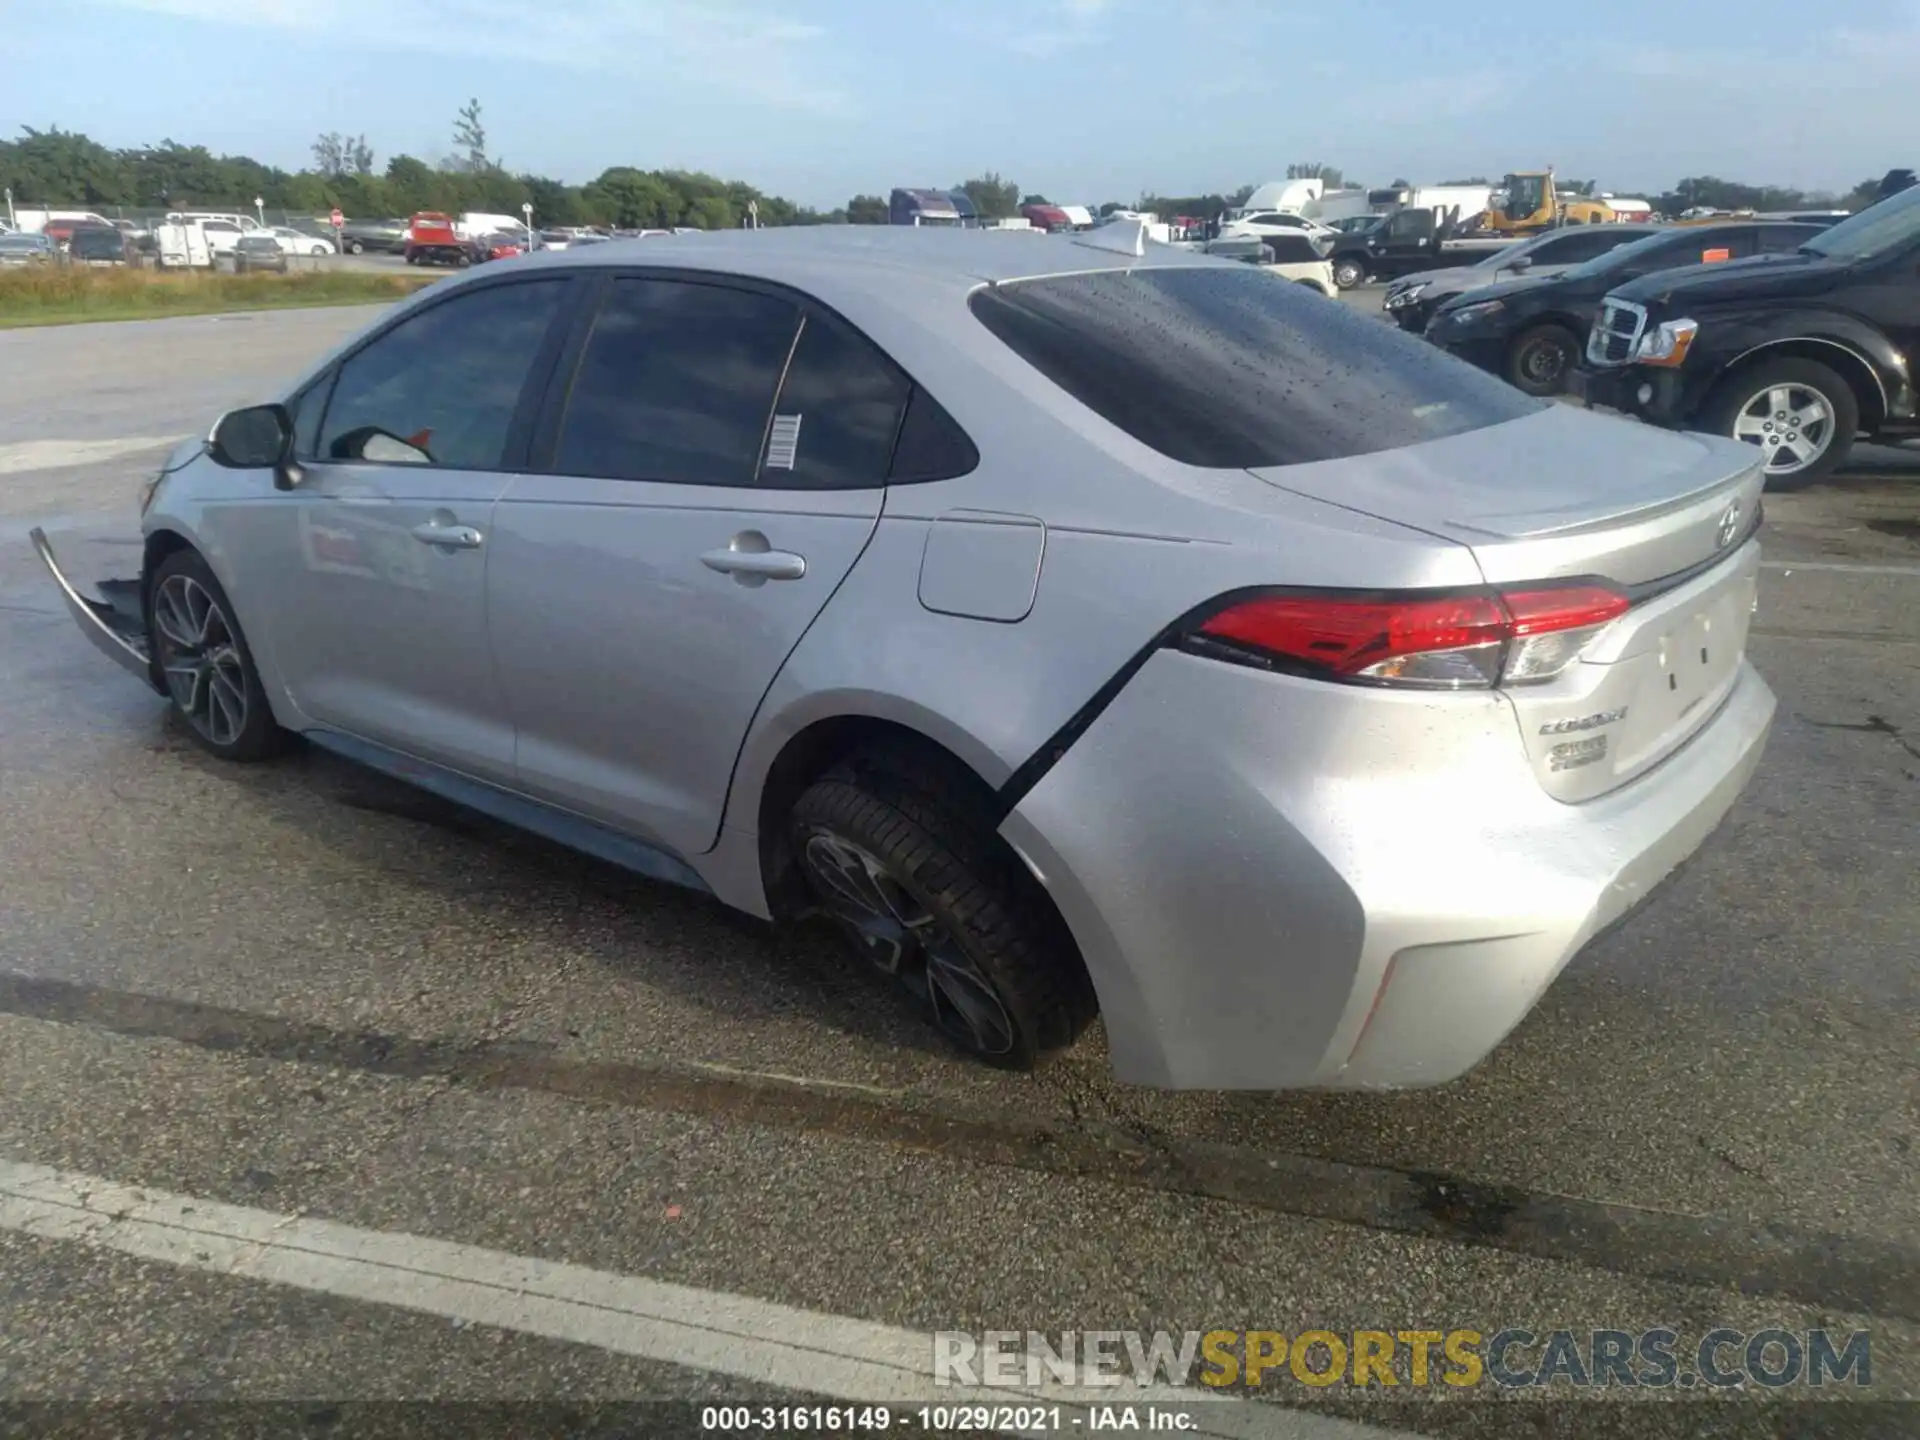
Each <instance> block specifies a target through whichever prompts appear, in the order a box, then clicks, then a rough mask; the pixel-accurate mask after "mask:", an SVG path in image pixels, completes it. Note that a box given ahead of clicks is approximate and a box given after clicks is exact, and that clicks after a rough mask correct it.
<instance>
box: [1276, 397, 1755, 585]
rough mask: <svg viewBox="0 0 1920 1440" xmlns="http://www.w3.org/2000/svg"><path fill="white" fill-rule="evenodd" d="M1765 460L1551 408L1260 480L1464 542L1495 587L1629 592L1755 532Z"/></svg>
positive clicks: (1745, 451)
mask: <svg viewBox="0 0 1920 1440" xmlns="http://www.w3.org/2000/svg"><path fill="white" fill-rule="evenodd" d="M1756 453H1757V452H1756V451H1754V450H1753V449H1752V448H1750V447H1748V446H1745V445H1742V444H1740V443H1739V442H1738V441H1734V440H1722V439H1717V438H1714V437H1711V436H1705V435H1691V434H1675V433H1673V432H1670V431H1665V430H1658V429H1655V428H1654V427H1652V426H1650V425H1642V424H1640V423H1638V422H1637V421H1633V420H1627V419H1624V418H1621V417H1618V416H1611V415H1596V414H1592V413H1590V412H1587V411H1583V410H1578V409H1575V408H1573V407H1571V406H1566V405H1548V406H1544V407H1542V409H1541V410H1540V411H1539V412H1537V413H1535V414H1533V415H1529V416H1527V417H1525V418H1523V419H1520V420H1514V421H1511V422H1509V423H1507V424H1505V425H1493V426H1489V427H1487V428H1485V429H1481V430H1472V431H1468V432H1467V433H1465V434H1462V435H1454V436H1449V437H1448V438H1446V439H1444V440H1436V441H1432V442H1430V443H1428V444H1425V445H1413V446H1408V447H1406V448H1403V449H1399V450H1386V451H1379V452H1376V453H1374V454H1371V455H1359V456H1355V457H1353V458H1351V459H1342V460H1328V461H1320V462H1315V463H1312V464H1306V465H1282V466H1271V467H1265V468H1261V469H1256V470H1255V471H1254V472H1253V473H1254V474H1255V475H1257V476H1259V477H1260V478H1261V479H1262V480H1264V481H1266V482H1267V483H1268V484H1270V485H1274V486H1277V487H1279V488H1280V489H1283V490H1291V491H1293V492H1294V493H1295V494H1299V495H1305V496H1307V497H1309V498H1310V499H1314V500H1320V501H1324V502H1326V503H1328V504H1332V505H1339V506H1342V507H1343V508H1345V509H1349V510H1357V511H1359V512H1360V513H1362V514H1365V515H1371V516H1373V517H1375V518H1376V519H1381V520H1390V521H1394V522H1396V523H1398V524H1402V525H1408V526H1412V527H1413V528H1415V529H1418V530H1424V531H1426V532H1427V533H1429V534H1432V535H1439V536H1442V537H1444V538H1446V539H1449V540H1455V541H1458V542H1459V543H1461V544H1463V545H1466V546H1468V547H1470V548H1471V549H1472V551H1473V553H1474V558H1475V559H1476V560H1477V561H1478V562H1479V564H1480V568H1481V570H1482V571H1483V572H1484V574H1485V575H1486V578H1487V580H1488V581H1489V582H1490V583H1492V584H1496V585H1504V584H1517V583H1523V582H1526V581H1532V580H1551V579H1558V578H1562V577H1569V576H1576V575H1597V576H1603V577H1605V578H1606V579H1609V580H1612V581H1613V582H1614V583H1615V584H1618V585H1621V586H1624V587H1627V588H1628V589H1632V588H1635V587H1639V586H1645V585H1648V584H1650V583H1652V582H1656V581H1660V580H1664V579H1665V578H1667V577H1668V576H1672V575H1676V574H1678V573H1680V572H1682V571H1685V570H1689V569H1691V568H1693V567H1695V566H1699V565H1703V564H1705V563H1707V562H1709V561H1711V560H1712V558H1713V557H1714V556H1715V555H1717V554H1723V553H1725V552H1726V551H1727V550H1728V549H1729V548H1730V547H1731V546H1732V544H1733V543H1734V542H1735V541H1736V540H1738V539H1740V538H1741V537H1743V536H1744V535H1745V534H1746V533H1747V531H1748V530H1749V529H1750V528H1751V526H1752V524H1753V522H1754V517H1755V515H1756V514H1757V512H1758V508H1759V503H1760V490H1761V486H1762V484H1763V479H1764V477H1763V475H1762V473H1761V469H1760V467H1759V465H1758V464H1757V463H1756V461H1755V456H1756ZM1729 514H1731V516H1732V519H1731V521H1730V522H1729V519H1728V517H1729ZM1729 525H1731V529H1729Z"/></svg>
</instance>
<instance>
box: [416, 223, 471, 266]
mask: <svg viewBox="0 0 1920 1440" xmlns="http://www.w3.org/2000/svg"><path fill="white" fill-rule="evenodd" d="M406 256H407V264H409V265H468V264H471V263H472V261H473V252H472V251H471V250H470V249H468V247H467V242H466V241H464V240H462V239H461V238H460V236H459V234H458V233H457V232H456V231H455V230H454V228H453V217H452V216H451V215H443V214H441V213H440V212H439V211H437V210H423V211H421V212H420V213H419V214H418V215H415V216H414V217H413V219H411V220H410V221H408V222H407V248H406Z"/></svg>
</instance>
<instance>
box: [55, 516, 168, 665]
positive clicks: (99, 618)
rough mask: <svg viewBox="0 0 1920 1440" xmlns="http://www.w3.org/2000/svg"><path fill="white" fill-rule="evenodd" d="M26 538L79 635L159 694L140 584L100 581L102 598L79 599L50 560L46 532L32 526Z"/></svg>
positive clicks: (70, 583)
mask: <svg viewBox="0 0 1920 1440" xmlns="http://www.w3.org/2000/svg"><path fill="white" fill-rule="evenodd" d="M29 536H30V538H31V539H32V541H33V548H34V549H35V550H36V551H37V552H38V553H39V556H40V560H41V562H42V563H43V564H44V565H45V566H46V567H47V573H48V574H50V575H52V576H53V583H54V584H56V585H58V586H59V587H60V594H61V595H62V596H63V597H64V598H65V600H66V602H67V609H68V610H69V611H71V612H72V614H73V619H74V623H75V624H77V625H78V626H79V627H80V631H81V633H82V634H84V635H85V636H86V637H87V639H89V640H91V641H92V642H93V645H94V648H95V649H97V650H98V651H99V652H100V653H101V654H102V655H105V656H106V657H107V658H108V659H109V660H111V661H113V663H114V664H116V665H118V666H120V667H121V668H122V669H124V670H127V671H129V672H130V673H132V674H134V675H138V676H139V677H140V678H141V679H142V680H144V681H146V682H147V684H149V685H151V686H153V688H154V689H155V690H160V689H161V686H160V684H159V683H158V682H157V681H156V680H155V679H154V675H153V659H152V650H151V646H150V644H149V641H148V639H147V622H146V617H145V615H143V614H142V613H141V606H140V582H139V581H137V580H106V581H102V582H101V584H100V585H99V587H98V588H99V590H100V593H101V596H102V597H103V598H100V599H90V598H88V597H87V596H85V595H82V594H81V593H80V591H79V590H78V589H77V588H76V587H75V586H74V583H73V582H72V581H71V580H69V579H68V578H67V577H66V575H65V573H64V572H62V570H61V569H60V562H59V561H58V560H56V559H54V558H53V546H51V545H50V544H48V543H47V535H46V532H45V531H44V530H42V529H40V527H39V526H37V525H36V526H35V527H34V528H33V529H32V530H31V531H30V532H29ZM163 693H164V692H163Z"/></svg>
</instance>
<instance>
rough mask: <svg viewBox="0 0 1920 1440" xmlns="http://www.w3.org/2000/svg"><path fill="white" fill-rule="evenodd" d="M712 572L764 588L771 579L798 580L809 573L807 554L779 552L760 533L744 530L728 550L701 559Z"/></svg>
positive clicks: (709, 552) (787, 551) (708, 553)
mask: <svg viewBox="0 0 1920 1440" xmlns="http://www.w3.org/2000/svg"><path fill="white" fill-rule="evenodd" d="M700 563H701V564H702V565H704V566H706V567H707V568H708V569H709V570H718V571H719V572H720V573H721V574H722V575H731V576H733V578H734V579H736V580H738V581H739V582H740V583H741V584H742V585H764V584H766V582H767V581H769V580H798V579H800V578H801V577H802V576H804V575H805V574H806V573H807V561H806V557H805V556H803V555H795V554H794V553H793V552H792V551H790V550H775V549H773V548H771V547H770V546H769V545H768V544H767V537H766V536H764V535H762V534H761V533H760V532H759V531H758V530H742V531H741V532H740V533H739V534H738V535H736V536H734V537H733V539H732V540H730V541H728V542H727V546H726V548H725V549H724V550H709V551H707V553H706V554H704V555H702V556H701V557H700Z"/></svg>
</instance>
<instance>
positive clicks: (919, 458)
mask: <svg viewBox="0 0 1920 1440" xmlns="http://www.w3.org/2000/svg"><path fill="white" fill-rule="evenodd" d="M979 463H980V452H979V450H977V449H976V448H975V447H974V443H973V441H972V440H971V439H969V438H968V436H967V432H966V431H964V430H962V429H961V428H960V425H959V423H958V422H957V421H956V420H955V419H954V418H953V417H952V416H951V415H949V414H947V412H946V409H945V408H944V407H943V406H942V405H941V404H940V402H939V401H937V400H935V399H934V398H933V397H932V396H931V395H929V394H928V393H927V392H926V391H924V390H922V389H920V388H919V386H917V385H916V386H915V387H914V391H913V398H912V399H911V400H909V401H908V402H907V418H906V419H905V420H904V421H903V422H901V425H900V443H899V444H897V445H895V446H894V449H893V469H892V471H891V472H889V474H888V476H887V479H888V480H890V481H891V482H892V483H893V484H895V485H912V484H914V483H916V482H918V481H923V480H952V479H954V478H955V477H956V476H960V475H965V474H967V473H968V472H969V471H971V470H972V469H973V468H974V467H975V466H976V465H978V464H979Z"/></svg>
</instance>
